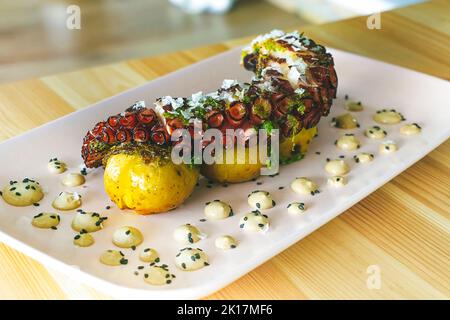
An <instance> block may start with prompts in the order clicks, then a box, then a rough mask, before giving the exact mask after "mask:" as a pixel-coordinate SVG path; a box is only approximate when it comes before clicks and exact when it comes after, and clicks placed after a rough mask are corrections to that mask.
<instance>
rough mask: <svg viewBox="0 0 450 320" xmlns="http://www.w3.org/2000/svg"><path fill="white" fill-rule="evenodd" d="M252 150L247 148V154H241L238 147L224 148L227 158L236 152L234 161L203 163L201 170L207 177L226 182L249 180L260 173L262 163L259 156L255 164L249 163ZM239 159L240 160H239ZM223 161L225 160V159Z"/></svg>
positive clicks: (224, 154)
mask: <svg viewBox="0 0 450 320" xmlns="http://www.w3.org/2000/svg"><path fill="white" fill-rule="evenodd" d="M252 148H256V147H252ZM250 150H251V149H250V148H245V155H244V154H242V155H241V154H239V152H238V148H237V147H236V148H234V149H233V150H227V149H224V150H223V156H224V159H226V156H227V154H228V153H229V152H234V162H233V163H221V164H219V163H215V164H210V165H208V164H203V165H202V166H201V169H200V172H201V174H202V175H203V176H205V177H206V178H208V179H211V180H213V181H217V182H221V183H224V182H229V183H237V182H244V181H249V180H251V179H253V178H256V177H258V176H259V175H260V170H261V168H262V164H261V162H260V161H259V156H258V158H257V162H256V163H254V164H251V163H249V162H250V161H249V154H250ZM251 151H253V150H251ZM238 157H239V158H238ZM238 159H239V160H240V161H238ZM223 162H225V160H224V161H223Z"/></svg>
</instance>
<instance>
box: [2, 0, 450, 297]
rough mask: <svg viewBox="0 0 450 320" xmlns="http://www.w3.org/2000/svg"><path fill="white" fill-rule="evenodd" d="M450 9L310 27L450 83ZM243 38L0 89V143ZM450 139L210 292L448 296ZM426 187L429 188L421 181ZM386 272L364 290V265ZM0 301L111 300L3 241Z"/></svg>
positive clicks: (327, 40) (435, 6) (443, 5)
mask: <svg viewBox="0 0 450 320" xmlns="http://www.w3.org/2000/svg"><path fill="white" fill-rule="evenodd" d="M449 16H450V3H449V2H448V1H433V2H429V3H424V4H420V5H416V6H411V7H407V8H402V9H399V10H395V11H392V12H387V13H383V14H382V15H381V22H382V28H381V30H368V29H367V28H366V18H364V17H361V18H356V19H350V20H346V21H341V22H336V23H331V24H326V25H321V26H311V27H306V28H304V29H303V30H304V31H305V33H306V34H307V35H308V36H310V37H312V38H313V39H316V40H317V41H319V42H320V43H323V44H326V45H329V46H332V47H336V48H339V49H343V50H348V51H352V52H355V53H358V54H362V55H366V56H369V57H372V58H376V59H380V60H384V61H387V62H390V63H394V64H398V65H401V66H405V67H408V68H411V69H415V70H418V71H421V72H425V73H428V74H431V75H434V76H438V77H441V78H444V79H450V65H449V63H448V62H449V61H448V58H449V56H450V34H449V32H450V20H449V19H448V17H449ZM247 41H248V39H245V40H242V39H241V40H237V41H232V42H227V43H221V44H216V45H210V46H207V47H203V48H197V49H192V50H185V51H181V52H175V53H170V54H165V55H162V56H156V57H149V58H144V59H139V60H131V61H124V62H120V63H116V64H112V65H106V66H101V67H97V68H92V69H86V70H80V71H75V72H71V73H67V74H60V75H54V76H49V77H45V78H41V79H31V80H28V81H22V82H18V83H12V84H7V85H3V86H0V123H1V124H2V125H1V127H0V139H1V140H4V139H7V138H10V137H12V136H14V135H17V134H19V133H21V132H24V131H26V130H29V129H31V128H34V127H36V126H38V125H41V124H44V123H46V122H48V121H50V120H53V119H56V118H58V117H60V116H63V115H65V114H67V113H69V112H72V111H73V110H75V109H80V108H84V107H86V106H88V105H90V104H92V103H94V102H96V101H98V100H100V99H103V98H105V97H108V96H111V95H113V94H116V93H119V92H121V91H124V90H126V89H128V88H130V87H134V86H137V85H140V84H142V83H144V82H146V81H148V80H150V79H154V78H156V77H158V76H161V75H163V74H165V73H167V72H170V71H174V70H177V69H179V68H181V67H183V66H186V65H188V64H191V63H193V62H196V61H199V60H201V59H204V58H206V57H208V56H210V55H213V54H216V53H219V52H222V51H224V50H227V49H229V48H230V47H233V46H236V45H238V44H242V43H245V42H247ZM449 166H450V142H449V141H447V142H445V143H444V144H442V145H441V146H440V147H438V148H437V149H436V150H434V151H433V152H431V153H430V154H429V155H427V156H426V157H425V158H423V159H422V160H421V161H419V162H418V163H416V164H415V165H414V166H412V167H411V168H409V169H408V170H407V171H405V172H404V173H402V174H401V175H399V176H398V177H396V178H395V179H394V180H392V181H391V182H389V183H387V184H386V185H385V186H383V187H382V188H380V189H379V190H377V191H376V192H374V193H373V194H371V195H370V196H369V197H367V198H366V199H364V200H363V201H361V202H360V203H358V204H357V205H355V206H354V207H352V208H351V209H350V210H348V211H346V212H345V213H344V214H342V215H341V216H339V217H338V218H336V219H334V220H333V221H331V222H330V223H328V224H327V225H325V226H323V227H322V228H320V229H319V230H317V231H316V232H314V233H313V234H311V235H310V236H308V237H307V238H305V239H303V240H302V241H300V242H298V243H297V244H295V245H293V246H292V247H290V248H289V249H287V250H286V251H284V252H283V253H281V254H279V255H278V256H276V257H275V258H273V259H271V260H270V261H268V262H267V263H265V264H263V265H262V266H260V267H259V268H257V269H256V270H254V271H252V272H250V273H249V274H247V275H246V276H244V277H242V278H241V279H240V280H238V281H236V282H235V283H233V284H231V285H229V286H228V287H226V288H224V289H222V290H221V291H219V292H217V293H215V294H213V295H212V296H210V298H218V299H230V298H234V299H239V298H241V299H245V298H249V299H253V298H261V299H266V298H267V299H269V298H270V299H282V298H284V299H305V298H306V299H314V298H337V299H353V298H377V299H379V298H382V299H391V298H393V299H400V298H407V299H411V298H439V299H440V298H444V299H448V298H450V268H449V262H450V254H449V249H450V237H449V229H450V224H449V218H450V205H449V198H450V194H449V190H450V170H449ZM418 180H420V181H421V182H422V183H423V185H425V186H426V188H421V187H419V185H418V184H417V181H418ZM370 265H377V266H379V267H380V270H381V280H382V282H381V288H380V289H372V290H370V289H368V287H367V285H366V281H367V277H368V276H369V275H368V274H367V268H368V267H369V266H370ZM0 298H45V299H57V298H108V297H107V296H105V295H103V294H101V293H99V292H97V291H95V290H93V289H91V288H89V287H87V286H84V285H81V284H79V283H77V282H76V281H73V280H70V279H68V278H66V277H65V276H62V275H59V274H57V273H55V272H53V271H48V270H47V269H46V268H44V267H43V266H42V265H40V264H39V263H37V262H36V261H34V260H32V259H30V258H28V257H26V256H24V255H23V254H21V253H19V252H17V251H15V250H13V249H11V248H9V247H8V246H5V245H3V244H0Z"/></svg>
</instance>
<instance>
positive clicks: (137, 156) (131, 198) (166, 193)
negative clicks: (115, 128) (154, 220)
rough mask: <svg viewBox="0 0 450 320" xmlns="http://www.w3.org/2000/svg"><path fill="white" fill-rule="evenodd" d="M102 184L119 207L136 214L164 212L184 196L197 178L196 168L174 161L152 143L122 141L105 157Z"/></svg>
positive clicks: (189, 192) (163, 150)
mask: <svg viewBox="0 0 450 320" xmlns="http://www.w3.org/2000/svg"><path fill="white" fill-rule="evenodd" d="M105 162H106V163H105V173H104V184H105V189H106V192H107V193H108V195H109V196H110V197H111V199H112V200H113V201H114V202H115V203H116V204H117V206H118V207H119V208H121V209H126V208H129V209H132V210H134V211H135V212H136V213H138V214H151V213H158V212H165V211H169V210H171V209H174V208H176V207H178V206H179V205H180V204H181V203H183V202H184V201H185V200H186V198H188V197H189V196H190V195H191V193H192V191H193V190H194V188H195V185H196V183H197V180H198V175H199V174H198V169H197V168H195V167H193V166H189V165H186V164H180V165H177V164H174V163H173V162H172V161H171V159H170V151H169V150H167V149H165V148H161V147H156V146H149V145H141V144H137V145H136V144H125V145H121V146H120V147H115V148H113V149H112V152H111V153H110V155H109V156H108V157H107V159H106V160H105Z"/></svg>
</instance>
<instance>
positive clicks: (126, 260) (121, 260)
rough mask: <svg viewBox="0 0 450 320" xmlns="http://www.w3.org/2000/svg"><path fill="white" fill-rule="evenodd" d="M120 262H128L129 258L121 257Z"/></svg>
mask: <svg viewBox="0 0 450 320" xmlns="http://www.w3.org/2000/svg"><path fill="white" fill-rule="evenodd" d="M120 264H128V259H125V258H122V259H120Z"/></svg>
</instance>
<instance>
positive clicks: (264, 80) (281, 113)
mask: <svg viewBox="0 0 450 320" xmlns="http://www.w3.org/2000/svg"><path fill="white" fill-rule="evenodd" d="M241 64H242V65H243V66H244V68H245V69H247V70H249V71H251V72H254V73H255V77H254V78H253V79H252V81H251V82H250V83H238V82H236V81H231V80H225V81H224V83H223V85H222V87H221V88H220V89H219V90H217V91H215V92H213V93H210V94H206V95H203V94H201V93H197V94H194V95H192V97H190V98H176V99H175V98H172V97H163V98H160V99H158V100H157V102H156V103H155V108H146V107H145V106H144V105H143V103H136V104H135V105H133V106H131V107H130V108H128V109H126V110H125V111H124V112H122V113H120V114H117V115H113V116H110V117H109V118H108V119H107V120H106V121H102V122H99V123H97V124H96V125H95V126H94V128H93V129H91V130H89V131H88V132H87V134H86V136H85V137H84V140H83V146H82V150H81V155H82V157H83V160H84V162H85V164H86V166H87V167H99V166H101V165H102V160H103V158H104V157H105V156H106V155H107V154H108V151H109V150H110V149H111V147H112V146H114V145H117V144H120V143H123V142H130V141H131V142H138V143H150V144H157V145H160V146H167V147H170V146H171V145H173V144H175V143H176V142H172V141H171V139H170V136H171V134H172V132H173V131H174V130H176V129H179V128H186V129H189V131H190V132H191V134H193V126H192V121H193V120H194V119H197V120H201V121H202V123H203V126H204V127H203V130H204V129H206V128H216V129H219V130H220V131H222V132H223V133H225V131H226V129H236V128H240V129H243V130H244V131H246V130H249V129H252V128H260V127H264V125H265V124H267V123H270V124H271V125H272V126H273V127H278V128H280V131H281V133H282V138H283V137H285V138H286V137H289V136H291V135H292V134H294V133H295V132H299V131H300V130H301V129H303V128H306V129H308V128H312V127H314V126H316V125H317V124H318V122H319V120H320V118H321V116H326V115H328V113H329V111H330V108H331V105H332V102H333V99H334V98H336V91H337V85H338V79H337V75H336V71H335V69H334V62H333V58H332V56H331V54H329V53H327V52H326V50H325V48H324V47H323V46H321V45H318V44H316V43H315V42H314V41H313V40H311V39H308V38H306V37H304V36H303V35H302V34H298V33H297V32H292V33H287V34H285V33H283V32H281V31H278V30H274V31H272V32H271V33H269V34H267V35H264V36H260V37H258V38H256V39H255V40H254V41H253V42H252V44H251V46H249V47H248V48H246V49H244V50H243V55H242V61H241ZM155 110H156V111H155Z"/></svg>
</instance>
